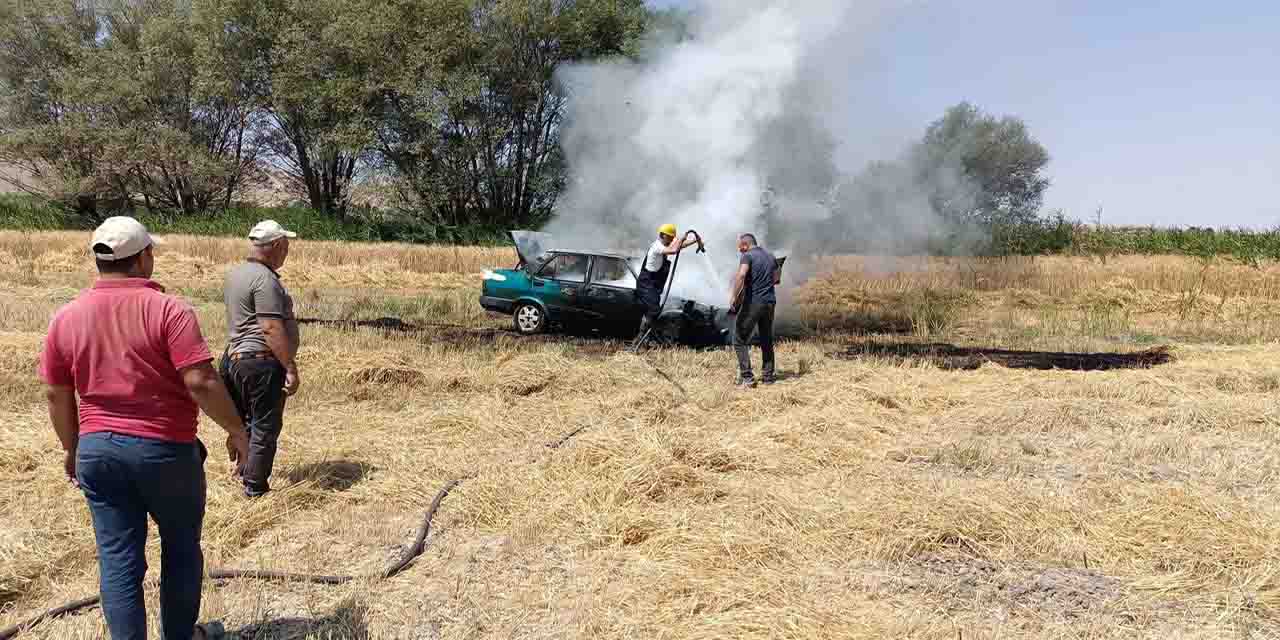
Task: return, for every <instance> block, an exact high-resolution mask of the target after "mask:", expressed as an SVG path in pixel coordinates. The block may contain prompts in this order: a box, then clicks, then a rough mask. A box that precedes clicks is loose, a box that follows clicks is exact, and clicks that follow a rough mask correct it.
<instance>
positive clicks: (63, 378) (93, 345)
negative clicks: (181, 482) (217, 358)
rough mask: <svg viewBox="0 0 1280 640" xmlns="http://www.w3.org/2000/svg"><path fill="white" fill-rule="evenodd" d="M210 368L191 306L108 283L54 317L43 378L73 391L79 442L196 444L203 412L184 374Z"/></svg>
mask: <svg viewBox="0 0 1280 640" xmlns="http://www.w3.org/2000/svg"><path fill="white" fill-rule="evenodd" d="M210 360H213V356H212V355H211V354H210V353H209V347H208V345H206V344H205V341H204V336H203V335H201V333H200V323H199V321H198V320H197V319H196V314H195V311H194V310H193V309H192V308H191V306H190V305H188V304H186V303H185V302H183V301H182V300H180V299H178V298H176V297H173V296H169V295H166V294H165V293H164V287H161V286H160V285H159V284H156V283H155V282H152V281H150V280H146V279H142V278H130V279H119V280H117V279H105V280H98V281H97V282H96V283H94V285H93V288H91V289H86V290H85V291H84V292H83V293H81V294H80V296H79V297H78V298H76V299H75V300H73V301H72V302H71V303H70V304H68V305H66V306H65V307H63V308H61V309H59V310H58V312H57V313H56V314H54V316H53V321H52V322H50V323H49V335H48V336H47V337H46V338H45V343H44V351H43V352H42V353H41V354H40V378H41V379H43V380H44V381H45V382H46V383H47V384H51V385H56V386H68V387H75V389H76V394H77V395H79V396H80V434H81V435H84V434H86V433H94V432H99V431H111V432H115V433H122V434H127V435H133V436H139V437H143V438H152V439H156V440H166V441H169V442H193V441H194V440H195V438H196V421H197V418H198V416H199V408H198V407H197V406H196V403H195V400H193V399H192V397H191V393H190V392H188V391H187V387H186V385H185V384H183V382H182V374H181V373H179V371H181V370H182V369H184V368H186V367H190V366H192V365H197V364H201V363H204V362H209V361H210Z"/></svg>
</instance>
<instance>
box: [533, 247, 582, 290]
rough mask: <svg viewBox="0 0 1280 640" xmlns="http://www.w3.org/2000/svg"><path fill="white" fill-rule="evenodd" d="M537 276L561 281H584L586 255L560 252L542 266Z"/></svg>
mask: <svg viewBox="0 0 1280 640" xmlns="http://www.w3.org/2000/svg"><path fill="white" fill-rule="evenodd" d="M538 276H539V277H542V278H549V279H551V280H559V281H561V282H578V283H581V282H586V281H587V257H586V256H582V255H578V254H574V253H562V254H560V255H558V256H556V257H555V258H552V260H551V262H548V263H547V264H546V265H545V266H543V267H542V270H541V271H539V272H538Z"/></svg>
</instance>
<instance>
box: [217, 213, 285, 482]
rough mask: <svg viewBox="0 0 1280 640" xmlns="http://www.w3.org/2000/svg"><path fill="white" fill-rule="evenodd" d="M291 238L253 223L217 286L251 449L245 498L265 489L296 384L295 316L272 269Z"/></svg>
mask: <svg viewBox="0 0 1280 640" xmlns="http://www.w3.org/2000/svg"><path fill="white" fill-rule="evenodd" d="M296 237H297V234H295V233H293V232H292V231H289V230H288V229H285V228H284V227H282V226H280V223H278V222H276V221H274V220H263V221H262V222H260V223H258V224H257V225H254V227H253V229H251V230H250V231H249V241H250V243H251V247H250V254H249V256H248V258H247V259H246V260H245V261H244V262H242V263H240V264H239V265H237V266H236V267H234V268H232V269H231V270H230V271H229V272H228V273H227V277H226V288H225V291H224V293H223V296H224V300H223V301H224V302H225V303H226V311H227V351H226V353H224V354H223V358H222V379H223V384H225V385H226V387H227V389H228V390H229V391H230V393H231V398H232V401H233V402H234V403H235V405H236V409H237V410H238V411H239V412H240V415H241V416H242V417H243V418H244V421H245V425H246V427H247V428H248V430H249V438H250V447H249V450H250V452H249V456H248V458H247V459H246V460H245V461H244V467H243V474H242V475H241V481H242V482H243V484H244V493H245V495H246V496H250V497H258V496H261V495H264V494H265V493H267V491H269V490H270V482H269V480H270V477H271V470H272V468H273V466H274V464H275V455H276V447H277V443H278V439H279V436H280V430H281V429H282V428H283V426H284V407H285V399H286V397H288V396H291V395H293V394H294V393H295V392H296V391H297V390H298V384H299V383H298V368H297V363H296V362H295V357H296V355H297V352H298V339H299V334H298V321H297V318H295V317H294V315H293V299H292V298H291V297H289V292H288V291H286V290H285V288H284V285H283V284H282V283H281V281H280V274H279V273H278V271H277V270H278V269H280V268H281V267H282V266H284V263H285V260H286V259H287V257H288V255H289V240H290V238H296Z"/></svg>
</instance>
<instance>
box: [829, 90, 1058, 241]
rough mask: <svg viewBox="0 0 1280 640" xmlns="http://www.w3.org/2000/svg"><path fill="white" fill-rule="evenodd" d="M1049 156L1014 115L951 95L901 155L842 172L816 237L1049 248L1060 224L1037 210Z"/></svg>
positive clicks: (1045, 179)
mask: <svg viewBox="0 0 1280 640" xmlns="http://www.w3.org/2000/svg"><path fill="white" fill-rule="evenodd" d="M1048 161H1049V154H1048V152H1047V151H1045V149H1044V147H1043V146H1042V145H1041V144H1040V143H1039V142H1037V141H1036V140H1035V138H1033V137H1032V136H1031V133H1030V132H1029V131H1028V129H1027V127H1026V124H1025V123H1023V122H1022V121H1021V120H1020V119H1018V118H1015V117H1011V116H1005V117H1003V118H999V119H997V118H995V117H993V116H990V115H987V114H985V113H983V112H982V111H981V110H979V109H978V108H977V107H975V106H973V105H971V104H969V103H961V104H958V105H955V106H953V107H951V108H949V109H947V111H946V112H945V113H944V114H943V116H942V117H941V118H939V119H938V120H936V121H934V122H933V123H931V124H930V125H929V126H928V128H927V129H926V130H925V132H924V135H923V136H922V137H921V139H920V140H919V141H917V142H915V143H914V144H912V145H911V146H910V147H909V148H908V149H907V151H906V152H905V153H903V154H902V156H901V157H899V158H897V159H896V160H893V161H879V162H873V163H871V164H869V165H868V166H867V167H865V168H864V169H863V170H862V171H861V172H858V173H857V174H854V175H852V176H847V177H845V178H843V179H841V180H840V181H839V185H838V187H837V189H836V190H835V193H834V194H833V196H832V199H831V207H832V209H833V212H832V216H831V218H830V219H829V220H827V221H826V222H824V223H823V224H822V225H821V231H822V233H821V238H822V241H823V242H822V244H823V246H824V248H826V249H831V250H851V251H869V252H875V253H895V254H896V253H929V254H973V253H990V252H997V253H1000V252H1009V251H1013V252H1030V253H1035V252H1039V251H1042V250H1045V251H1047V250H1050V249H1051V248H1049V247H1048V245H1050V244H1053V243H1055V242H1059V243H1060V242H1063V241H1064V240H1063V238H1065V237H1066V236H1065V235H1064V232H1063V229H1066V228H1067V225H1066V224H1065V222H1062V221H1060V220H1045V219H1042V218H1041V217H1040V208H1041V204H1042V202H1043V199H1044V192H1045V190H1046V189H1048V187H1049V180H1048V178H1047V177H1045V176H1044V175H1043V173H1042V171H1043V169H1044V167H1045V165H1046V164H1048ZM1058 248H1060V247H1056V245H1055V247H1054V248H1052V249H1053V250H1057V249H1058Z"/></svg>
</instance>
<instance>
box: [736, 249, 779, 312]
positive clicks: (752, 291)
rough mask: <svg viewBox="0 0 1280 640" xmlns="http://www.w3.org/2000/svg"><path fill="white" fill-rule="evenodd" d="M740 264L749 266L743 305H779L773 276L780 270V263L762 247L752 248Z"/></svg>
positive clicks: (744, 255)
mask: <svg viewBox="0 0 1280 640" xmlns="http://www.w3.org/2000/svg"><path fill="white" fill-rule="evenodd" d="M738 264H740V265H742V264H745V265H747V269H748V270H747V282H746V286H745V287H743V291H744V294H743V296H742V303H743V304H757V303H763V304H777V302H778V296H777V294H775V293H774V291H773V274H774V271H775V270H777V268H778V261H777V259H775V258H774V257H773V254H772V253H769V252H768V251H765V250H764V248H762V247H751V249H749V250H748V251H747V252H746V253H744V254H742V260H741V261H739V262H738Z"/></svg>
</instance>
